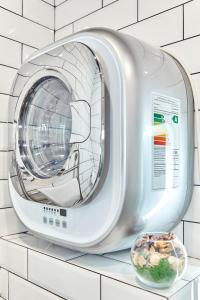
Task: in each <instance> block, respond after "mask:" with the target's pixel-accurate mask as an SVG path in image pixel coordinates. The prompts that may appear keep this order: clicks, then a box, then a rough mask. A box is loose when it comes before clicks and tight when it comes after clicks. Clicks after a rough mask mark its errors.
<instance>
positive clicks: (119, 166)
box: [9, 28, 193, 253]
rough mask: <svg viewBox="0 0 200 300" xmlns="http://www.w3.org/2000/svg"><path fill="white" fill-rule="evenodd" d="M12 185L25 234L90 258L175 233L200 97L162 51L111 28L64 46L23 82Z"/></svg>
mask: <svg viewBox="0 0 200 300" xmlns="http://www.w3.org/2000/svg"><path fill="white" fill-rule="evenodd" d="M11 96H12V97H14V98H16V100H17V105H16V109H15V113H14V121H13V128H12V132H10V138H11V140H12V142H13V141H14V151H13V157H12V163H11V168H10V177H9V188H10V194H11V198H12V201H13V206H14V208H15V210H16V213H17V215H18V216H19V218H20V219H21V221H22V222H23V223H24V224H25V226H26V227H27V228H28V229H29V230H30V231H32V232H33V233H35V234H36V235H38V236H40V237H44V238H46V239H48V240H50V241H52V242H54V243H57V244H60V245H64V246H67V247H69V248H73V249H78V250H81V251H84V252H91V253H104V252H108V251H116V250H119V249H124V248H128V247H130V246H131V244H132V242H133V240H134V238H135V236H136V234H137V233H139V232H141V231H167V230H170V229H172V228H173V227H174V226H175V225H176V224H177V223H178V222H179V221H180V220H181V218H182V217H183V215H184V213H185V211H186V209H187V207H188V205H189V203H190V199H191V191H192V179H193V178H192V174H193V97H192V90H191V86H190V82H189V79H188V76H187V74H186V72H185V71H184V69H183V67H182V66H181V65H180V64H179V62H178V61H177V60H176V59H175V58H173V57H172V56H171V55H169V54H168V53H166V52H164V51H162V50H161V49H159V48H155V47H152V46H150V45H148V44H146V43H144V42H141V41H139V40H137V39H135V38H133V37H131V36H128V35H125V34H122V33H119V32H115V31H112V30H109V29H103V28H94V29H90V30H86V31H82V32H79V33H76V34H74V35H71V36H69V37H67V38H64V39H62V40H60V41H58V42H56V43H54V44H52V45H50V46H48V47H46V48H44V49H42V50H39V51H38V52H36V53H35V54H33V56H32V57H30V58H29V59H28V60H27V61H26V62H25V63H24V64H23V65H22V67H21V68H20V70H19V71H18V74H17V76H16V78H15V81H14V84H13V88H12V91H11Z"/></svg>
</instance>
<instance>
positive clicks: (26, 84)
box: [13, 43, 104, 207]
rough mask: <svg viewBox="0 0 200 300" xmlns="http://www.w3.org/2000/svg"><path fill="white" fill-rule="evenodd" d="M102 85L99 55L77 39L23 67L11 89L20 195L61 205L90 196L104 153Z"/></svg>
mask: <svg viewBox="0 0 200 300" xmlns="http://www.w3.org/2000/svg"><path fill="white" fill-rule="evenodd" d="M27 74H28V76H27ZM21 86H23V88H22V89H21ZM103 90H104V85H103V80H102V73H101V71H100V65H99V63H98V61H97V58H96V57H95V55H94V54H93V53H92V51H91V50H90V49H89V48H88V47H86V46H85V45H83V44H81V43H69V44H66V45H65V46H64V47H63V46H62V47H57V48H56V49H53V50H52V51H50V52H49V53H48V54H46V53H45V54H43V55H41V56H39V58H38V57H37V58H35V59H33V60H30V61H29V62H27V63H26V64H25V65H23V66H22V68H21V69H20V71H19V74H18V76H17V78H16V81H15V84H14V88H13V96H16V95H15V94H16V93H18V94H19V95H18V102H17V107H16V110H15V141H16V142H15V152H14V157H13V158H14V162H15V163H14V164H13V166H14V168H15V171H16V172H17V174H18V176H17V179H16V177H13V183H14V185H15V187H16V189H18V192H19V194H20V195H22V197H24V198H25V199H28V200H32V201H37V202H41V203H46V204H54V205H59V206H63V207H72V206H75V205H80V204H82V203H84V202H85V201H86V200H88V199H91V196H92V194H93V193H94V191H95V189H96V187H97V184H98V182H99V179H100V174H101V170H102V164H103V157H104V155H103V153H104V108H103V107H104V97H103ZM16 181H17V182H16Z"/></svg>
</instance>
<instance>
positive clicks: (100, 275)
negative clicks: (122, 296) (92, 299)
mask: <svg viewBox="0 0 200 300" xmlns="http://www.w3.org/2000/svg"><path fill="white" fill-rule="evenodd" d="M100 300H102V275H100Z"/></svg>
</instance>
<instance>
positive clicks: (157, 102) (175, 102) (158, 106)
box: [152, 93, 180, 190]
mask: <svg viewBox="0 0 200 300" xmlns="http://www.w3.org/2000/svg"><path fill="white" fill-rule="evenodd" d="M152 123H153V124H152V125H153V136H152V164H153V166H152V172H153V174H152V175H153V176H152V179H153V180H152V188H153V190H158V189H165V188H167V187H168V188H176V187H178V186H179V177H180V99H176V98H172V97H168V96H165V95H160V94H157V93H153V94H152Z"/></svg>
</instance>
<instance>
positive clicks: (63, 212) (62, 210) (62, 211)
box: [60, 208, 67, 217]
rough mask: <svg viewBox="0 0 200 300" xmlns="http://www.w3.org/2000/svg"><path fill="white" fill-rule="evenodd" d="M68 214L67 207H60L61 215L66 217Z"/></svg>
mask: <svg viewBox="0 0 200 300" xmlns="http://www.w3.org/2000/svg"><path fill="white" fill-rule="evenodd" d="M66 215H67V211H66V209H62V208H61V209H60V216H63V217H66Z"/></svg>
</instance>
